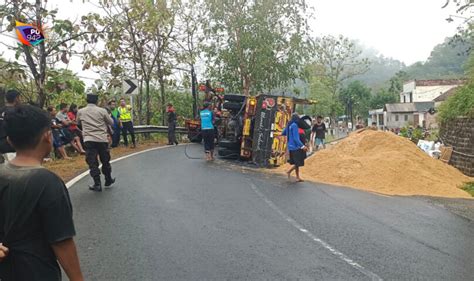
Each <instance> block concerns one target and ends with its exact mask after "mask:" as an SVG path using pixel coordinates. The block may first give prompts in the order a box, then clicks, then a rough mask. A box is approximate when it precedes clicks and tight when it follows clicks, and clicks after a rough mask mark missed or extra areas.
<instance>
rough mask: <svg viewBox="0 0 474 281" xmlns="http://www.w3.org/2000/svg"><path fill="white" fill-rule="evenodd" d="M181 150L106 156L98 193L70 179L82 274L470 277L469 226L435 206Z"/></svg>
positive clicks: (473, 275)
mask: <svg viewBox="0 0 474 281" xmlns="http://www.w3.org/2000/svg"><path fill="white" fill-rule="evenodd" d="M183 151H184V147H182V146H180V147H173V148H168V149H162V150H157V151H153V152H147V153H145V154H141V155H137V156H133V157H131V158H128V159H125V160H122V161H120V162H117V163H115V164H113V173H114V175H115V176H116V177H117V183H116V184H115V186H114V187H113V188H112V189H110V190H105V191H104V192H102V193H93V192H90V191H89V190H88V189H87V184H88V183H89V182H90V178H89V177H86V178H85V179H83V180H81V181H79V182H78V183H76V184H75V185H74V186H72V187H71V189H70V194H71V199H72V201H73V205H74V217H75V223H76V229H77V233H78V235H77V237H76V241H77V243H78V247H79V254H80V258H81V264H82V269H83V271H84V273H85V275H86V278H87V280H237V279H239V280H370V279H372V280H380V279H385V280H408V279H410V280H413V279H417V280H419V279H422V280H474V239H473V238H474V223H473V222H471V221H469V220H466V219H464V218H462V217H460V216H457V215H455V214H452V213H450V212H448V211H446V210H445V209H443V208H440V207H437V206H436V205H433V204H430V203H428V202H426V201H424V200H422V199H417V198H401V197H386V196H380V195H375V194H371V193H365V192H361V191H357V190H352V189H346V188H340V187H331V186H327V185H322V184H312V183H302V184H294V183H289V182H288V181H287V180H286V179H284V178H281V177H278V176H273V175H271V176H270V175H260V174H257V173H253V172H248V171H246V170H244V169H242V168H240V167H239V166H234V165H228V164H227V163H225V165H224V164H223V162H221V161H217V162H215V163H206V162H205V161H202V160H189V159H187V158H186V157H185V155H184V153H183ZM188 151H189V153H190V154H192V155H193V156H199V155H200V153H201V148H200V147H199V146H197V145H192V146H190V147H189V149H188Z"/></svg>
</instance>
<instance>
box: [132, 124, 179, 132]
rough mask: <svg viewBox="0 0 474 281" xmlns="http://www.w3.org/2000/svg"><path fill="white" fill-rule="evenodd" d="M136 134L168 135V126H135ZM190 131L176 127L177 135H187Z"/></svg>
mask: <svg viewBox="0 0 474 281" xmlns="http://www.w3.org/2000/svg"><path fill="white" fill-rule="evenodd" d="M133 129H134V130H135V134H153V133H168V126H155V125H137V126H133ZM187 133H188V130H187V129H186V128H185V127H176V134H187Z"/></svg>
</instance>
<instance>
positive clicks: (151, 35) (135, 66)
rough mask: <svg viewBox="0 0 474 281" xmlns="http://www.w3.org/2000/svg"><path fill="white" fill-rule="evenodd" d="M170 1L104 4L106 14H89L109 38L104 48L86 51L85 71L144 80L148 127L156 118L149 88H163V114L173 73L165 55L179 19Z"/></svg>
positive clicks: (117, 79) (135, 0)
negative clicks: (97, 68) (169, 81)
mask: <svg viewBox="0 0 474 281" xmlns="http://www.w3.org/2000/svg"><path fill="white" fill-rule="evenodd" d="M168 2H169V1H166V0H157V1H153V2H152V1H149V0H133V1H130V3H128V4H123V3H121V2H114V1H103V2H101V8H102V10H103V11H104V14H105V15H104V16H101V15H98V14H91V15H89V21H90V23H91V24H94V25H98V26H101V27H103V28H104V29H105V30H106V32H107V34H108V36H107V37H106V38H105V39H106V40H105V49H99V51H97V49H96V48H88V49H87V50H86V52H85V61H84V68H85V69H87V68H90V67H99V68H103V69H105V70H107V71H110V73H111V75H112V78H115V79H114V80H115V81H119V80H120V79H122V78H123V77H127V76H131V77H134V78H136V79H139V80H141V81H143V84H144V87H145V108H146V113H145V121H146V123H147V124H150V121H151V119H152V117H153V116H152V115H153V112H152V104H151V101H152V99H151V90H150V89H151V86H152V83H153V82H154V81H157V82H158V83H159V85H160V92H161V104H160V108H161V110H162V113H164V110H165V83H166V77H167V76H168V75H169V74H170V67H169V65H168V64H167V59H166V56H167V55H168V48H169V46H170V39H171V37H172V34H173V32H174V26H175V16H176V13H175V12H176V9H175V5H174V4H175V1H171V2H170V3H168ZM118 35H119V36H118ZM155 77H157V79H156V78H155ZM116 84H119V83H116ZM163 116H164V115H163ZM162 122H163V123H164V119H163V120H162Z"/></svg>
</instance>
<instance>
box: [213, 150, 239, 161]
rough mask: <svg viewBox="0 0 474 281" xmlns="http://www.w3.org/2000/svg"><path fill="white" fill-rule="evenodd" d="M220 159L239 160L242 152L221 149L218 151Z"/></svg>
mask: <svg viewBox="0 0 474 281" xmlns="http://www.w3.org/2000/svg"><path fill="white" fill-rule="evenodd" d="M217 154H218V155H219V157H221V158H224V159H238V158H239V157H240V152H239V151H235V150H230V149H226V148H219V150H218V151H217Z"/></svg>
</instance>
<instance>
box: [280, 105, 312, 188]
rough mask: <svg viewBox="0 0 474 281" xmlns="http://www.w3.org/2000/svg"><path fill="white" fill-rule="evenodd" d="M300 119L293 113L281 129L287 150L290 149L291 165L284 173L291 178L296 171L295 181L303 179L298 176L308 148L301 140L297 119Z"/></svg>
mask: <svg viewBox="0 0 474 281" xmlns="http://www.w3.org/2000/svg"><path fill="white" fill-rule="evenodd" d="M299 120H300V118H299V116H298V114H296V113H294V114H293V115H292V116H291V120H290V122H289V123H288V126H287V127H286V128H285V130H283V133H282V135H284V136H287V138H288V144H287V145H288V150H289V151H290V164H291V165H293V166H292V167H291V168H290V170H288V171H287V172H286V173H287V174H288V179H290V178H291V173H292V172H293V171H295V172H296V181H297V182H302V181H303V180H302V179H301V177H300V169H299V168H300V167H303V166H304V159H305V158H306V151H308V148H307V147H306V146H305V145H304V144H303V143H302V142H301V139H300V134H299V130H298V129H299V127H298V121H299Z"/></svg>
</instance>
